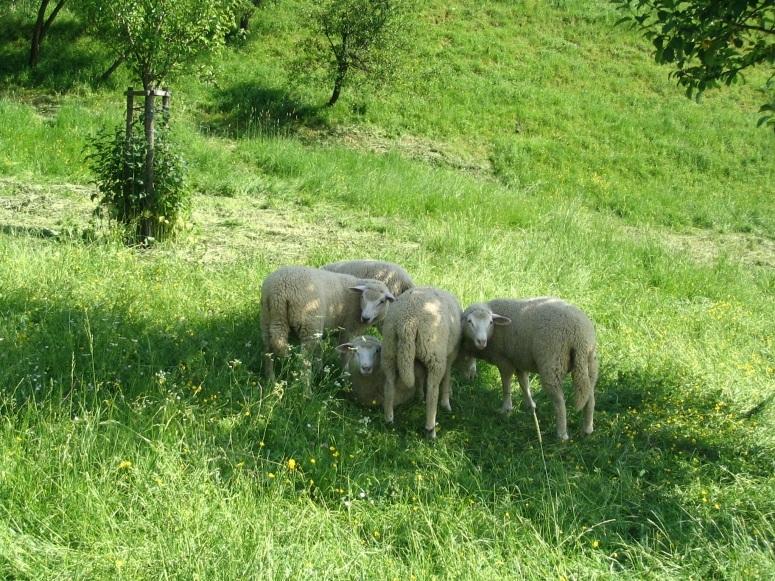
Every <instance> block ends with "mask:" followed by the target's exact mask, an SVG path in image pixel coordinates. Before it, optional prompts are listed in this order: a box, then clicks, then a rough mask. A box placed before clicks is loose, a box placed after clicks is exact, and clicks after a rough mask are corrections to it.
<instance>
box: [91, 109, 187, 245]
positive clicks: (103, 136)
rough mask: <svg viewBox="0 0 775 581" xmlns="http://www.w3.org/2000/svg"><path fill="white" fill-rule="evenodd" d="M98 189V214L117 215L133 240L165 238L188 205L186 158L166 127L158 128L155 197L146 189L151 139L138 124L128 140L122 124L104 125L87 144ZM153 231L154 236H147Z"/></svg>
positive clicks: (129, 237)
mask: <svg viewBox="0 0 775 581" xmlns="http://www.w3.org/2000/svg"><path fill="white" fill-rule="evenodd" d="M87 149H88V150H89V153H88V155H87V160H88V162H89V165H90V167H91V170H92V171H93V172H94V174H95V176H96V179H95V183H96V184H97V190H98V191H97V193H95V194H93V195H92V200H95V201H97V208H96V209H95V215H97V216H98V217H101V218H108V219H109V220H115V221H116V222H117V223H118V224H119V225H121V226H123V227H124V228H125V229H126V232H125V237H126V239H127V241H128V242H133V243H134V242H145V243H147V242H152V241H154V240H159V241H160V240H164V239H166V238H168V237H170V236H171V235H173V234H174V233H175V231H176V230H177V229H178V227H179V226H180V225H181V223H182V221H183V217H184V216H185V213H186V211H187V210H188V202H189V190H188V188H187V187H186V180H185V162H184V161H183V158H182V157H181V156H180V155H179V154H178V153H176V151H175V149H176V144H175V142H174V140H173V139H172V138H171V135H170V131H169V128H168V127H167V126H164V127H160V128H159V129H158V130H157V132H156V140H155V147H154V152H155V153H154V196H153V199H149V197H148V195H147V194H146V192H145V187H144V185H145V184H144V179H145V155H146V141H145V136H144V134H143V132H142V127H138V126H137V124H135V125H133V127H132V132H131V135H130V136H129V139H127V138H126V132H125V129H124V128H123V127H121V126H119V127H116V128H115V129H113V130H110V129H105V130H103V131H101V132H100V133H98V134H97V136H96V137H94V139H93V140H92V141H91V143H90V144H89V145H88V146H87ZM149 233H150V236H149V235H148V234H149Z"/></svg>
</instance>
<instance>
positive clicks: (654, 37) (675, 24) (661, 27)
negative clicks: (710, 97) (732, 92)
mask: <svg viewBox="0 0 775 581" xmlns="http://www.w3.org/2000/svg"><path fill="white" fill-rule="evenodd" d="M613 2H614V3H615V4H619V5H620V8H621V9H622V10H624V11H626V12H628V15H627V16H625V17H624V18H623V19H622V20H623V21H625V22H633V23H635V24H637V26H638V27H639V28H641V29H642V30H643V31H644V34H645V36H646V38H648V39H649V40H651V42H652V44H653V45H654V49H655V52H654V58H655V59H656V61H657V62H658V63H669V64H672V65H674V66H675V68H676V70H675V71H674V72H673V73H672V76H673V77H675V78H676V79H677V80H678V83H679V84H680V85H682V86H684V87H686V94H687V95H688V96H689V97H691V96H692V95H697V96H699V95H700V94H702V93H703V91H705V90H706V89H710V88H713V87H718V86H719V85H721V84H725V85H731V84H733V83H736V82H737V81H738V80H739V79H740V78H741V75H742V73H743V72H744V71H745V70H747V69H749V68H751V67H755V66H763V67H765V68H767V67H768V70H769V75H770V84H771V83H772V81H773V80H774V79H775V2H773V1H772V0H738V1H735V2H725V1H719V0H691V1H689V2H676V1H675V0H613ZM761 111H762V112H763V113H765V116H764V117H762V118H761V119H760V121H759V124H763V123H768V124H769V125H772V127H773V130H775V117H773V111H775V100H773V101H771V102H769V103H767V104H765V105H764V106H763V107H762V109H761Z"/></svg>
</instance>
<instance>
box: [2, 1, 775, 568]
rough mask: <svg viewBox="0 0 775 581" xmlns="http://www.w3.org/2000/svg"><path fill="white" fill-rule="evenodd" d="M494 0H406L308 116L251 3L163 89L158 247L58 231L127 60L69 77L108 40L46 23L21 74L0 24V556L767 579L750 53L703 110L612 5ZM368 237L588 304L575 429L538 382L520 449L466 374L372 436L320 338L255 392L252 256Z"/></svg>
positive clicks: (17, 19)
mask: <svg viewBox="0 0 775 581" xmlns="http://www.w3.org/2000/svg"><path fill="white" fill-rule="evenodd" d="M486 4H487V5H486V6H485V7H482V6H481V3H477V2H469V1H463V0H460V1H455V2H436V1H435V0H432V1H429V2H424V3H423V6H422V8H421V11H420V14H419V16H418V18H417V28H416V30H415V31H413V34H414V38H415V40H414V41H413V43H412V46H411V49H410V51H409V52H408V54H407V55H405V56H406V64H405V74H404V76H403V78H402V80H401V82H400V83H399V84H397V85H396V86H393V87H386V88H383V90H382V91H380V92H377V91H375V90H374V89H370V88H365V89H364V90H362V91H353V90H348V91H347V92H345V93H344V95H343V98H342V101H341V102H340V103H339V104H338V105H337V106H336V107H335V108H333V109H325V108H321V107H320V105H321V104H323V103H324V102H325V100H326V98H327V96H328V95H327V92H328V88H327V87H312V86H305V85H300V84H299V83H298V82H295V80H294V79H291V78H289V75H288V73H287V71H288V70H289V69H288V65H289V63H290V61H291V60H292V57H293V55H292V46H293V43H294V42H295V41H296V39H297V38H298V37H299V35H300V33H301V31H300V27H299V21H298V15H299V13H300V12H299V10H300V7H301V6H302V2H300V1H296V0H281V1H278V2H275V3H272V4H270V6H268V7H267V8H266V9H265V10H262V11H261V12H259V13H258V14H257V16H256V18H255V21H254V23H255V26H254V28H253V30H252V31H251V33H250V35H249V37H248V38H247V39H246V40H245V41H244V42H241V43H239V44H238V45H235V46H231V47H229V48H228V49H227V50H226V51H225V52H224V53H223V54H221V55H219V56H218V57H217V58H214V59H211V60H208V61H206V62H202V63H200V65H198V66H197V69H196V70H195V71H192V72H191V74H190V75H189V76H187V77H185V78H181V79H177V80H175V81H174V82H173V83H171V86H172V89H173V92H174V97H173V113H174V116H175V123H176V126H177V129H176V131H177V133H178V137H179V139H180V142H181V144H182V147H183V149H184V152H185V155H186V157H187V158H188V160H189V170H190V178H191V183H192V186H193V188H194V190H195V194H194V198H193V212H192V216H191V220H190V221H191V225H190V228H189V230H188V231H187V232H186V233H185V234H184V235H183V236H182V237H181V239H180V240H178V241H177V242H175V243H170V244H167V245H161V246H159V247H157V248H154V249H153V250H150V251H137V250H135V249H130V248H126V247H123V246H121V245H120V244H118V243H115V242H113V241H112V240H111V239H110V237H109V236H106V237H98V239H97V241H91V242H90V241H86V239H85V238H84V237H83V236H82V235H81V234H82V232H83V231H84V229H86V228H87V227H88V222H89V218H90V212H91V209H92V202H90V200H89V194H90V193H91V191H92V186H91V185H90V179H91V176H90V175H89V173H88V169H87V167H86V165H85V163H84V159H83V148H84V146H85V144H86V143H87V141H88V139H89V136H90V135H93V134H94V133H95V132H96V131H97V130H98V129H99V128H100V127H102V126H103V125H105V124H114V123H119V122H120V119H121V116H122V111H121V108H122V98H121V91H122V90H123V88H124V87H125V86H126V85H128V84H130V83H131V82H132V80H131V79H129V78H128V77H127V74H126V72H125V71H119V72H118V74H117V75H116V76H115V77H114V78H113V79H112V80H111V81H110V83H109V85H108V86H106V87H101V88H97V87H93V86H92V85H91V84H90V79H91V78H92V77H93V76H94V75H96V74H98V73H99V72H100V71H102V70H104V68H106V67H107V66H108V65H109V64H110V55H108V54H106V52H105V50H104V48H103V47H101V46H99V44H97V43H96V42H95V41H94V40H92V39H90V38H89V37H88V35H84V34H83V31H82V29H81V25H80V24H79V23H78V22H77V21H76V20H75V19H74V18H73V17H72V16H71V15H68V14H64V16H63V18H62V19H61V21H60V22H59V24H58V26H57V27H55V28H54V29H53V30H52V32H51V36H50V38H49V39H47V41H46V44H45V45H44V53H43V62H42V63H41V69H40V71H39V72H37V73H35V74H30V73H29V72H27V71H26V70H25V69H24V67H23V62H24V57H25V50H26V35H27V31H28V30H29V22H28V20H25V19H24V18H23V15H22V14H20V13H19V12H11V13H9V14H6V15H3V16H0V86H1V87H2V89H0V410H2V411H1V412H0V572H2V575H3V576H5V577H9V578H60V577H61V578H65V577H66V578H70V577H77V578H82V577H85V578H116V577H118V578H127V579H134V578H149V579H152V578H159V577H163V576H169V577H179V578H194V577H199V578H208V579H210V578H223V579H229V578H235V577H238V576H240V577H248V578H326V579H329V578H354V577H356V578H370V579H371V578H379V579H394V578H396V579H412V578H415V579H428V578H434V577H435V578H481V579H495V578H536V579H544V578H566V579H571V578H577V579H581V578H599V577H613V576H617V577H618V576H622V575H623V576H625V577H627V578H644V577H645V578H660V579H661V578H709V577H711V578H712V577H716V578H739V579H755V578H761V579H768V578H771V577H772V576H773V574H775V558H773V546H772V542H773V538H775V526H774V525H773V520H772V515H773V513H774V511H775V501H774V500H773V499H775V479H774V477H773V474H774V473H775V472H774V470H773V469H774V468H775V437H774V436H773V433H775V432H774V431H773V420H774V419H775V413H774V412H773V404H772V403H771V402H772V399H771V398H772V396H773V394H775V387H774V386H775V367H774V366H773V361H774V360H775V353H774V352H773V351H774V346H773V335H774V331H775V325H774V324H773V316H772V313H773V312H775V270H773V268H775V209H774V208H775V205H773V203H772V193H773V183H775V163H773V157H772V151H773V143H775V142H774V141H773V137H772V133H771V132H769V131H767V130H762V129H759V130H757V129H756V128H755V122H756V119H757V114H756V110H757V108H758V104H759V102H760V101H761V100H762V99H761V93H760V87H761V84H762V82H761V79H759V78H757V77H756V75H752V76H751V77H750V78H749V81H750V82H749V84H748V85H746V86H741V87H734V88H732V89H730V90H727V91H724V92H722V93H716V94H711V95H708V96H707V98H706V99H705V100H704V101H703V102H702V103H699V104H698V103H695V102H692V101H689V100H686V99H685V98H684V97H683V96H682V95H681V92H680V91H679V90H678V89H676V88H675V87H674V86H673V84H672V83H671V82H670V81H669V80H668V79H667V78H666V77H667V70H666V69H663V68H660V67H657V66H655V65H654V64H652V62H651V61H650V58H649V56H648V47H647V46H646V45H645V44H644V43H643V42H642V41H641V40H640V39H638V38H637V36H636V35H635V34H634V33H632V32H630V31H628V30H625V29H621V28H616V27H614V22H615V21H616V19H617V15H616V14H615V13H614V12H613V11H612V9H611V8H610V7H609V6H607V5H606V4H605V3H601V2H593V1H585V0H578V1H554V2H549V3H546V2H532V1H525V2H519V3H515V2H490V3H486ZM96 227H97V229H98V230H100V228H101V227H100V225H97V226H96ZM52 230H55V231H57V232H58V233H59V235H58V236H50V234H52ZM364 256H373V257H382V258H385V259H388V260H394V261H396V262H400V263H401V264H403V265H404V266H405V267H406V268H407V270H409V271H410V272H411V273H412V274H413V276H414V277H415V279H416V280H417V281H419V282H421V283H423V284H433V285H437V286H440V287H443V288H446V289H449V290H450V291H452V292H454V293H455V294H456V295H457V296H458V297H459V298H460V300H461V302H462V303H463V304H469V303H471V302H474V301H478V300H481V299H486V298H492V297H495V296H530V295H543V294H553V295H558V296H562V297H564V298H566V299H568V300H569V301H571V302H573V303H575V304H577V305H579V306H580V307H582V308H584V309H585V310H586V311H587V312H588V313H589V314H590V316H591V317H592V318H593V320H594V321H595V323H596V327H597V332H598V341H599V347H600V352H601V378H600V381H599V383H598V392H599V394H598V398H597V399H598V413H597V415H596V431H595V433H594V434H593V435H592V436H591V437H590V438H587V439H581V438H578V437H575V438H573V440H572V441H571V442H570V443H568V444H562V445H561V444H558V443H556V442H554V441H553V439H552V434H553V421H554V419H553V410H552V405H551V401H550V399H549V398H547V397H546V394H544V393H543V392H542V390H541V389H540V382H538V381H535V391H536V402H537V405H538V419H539V422H540V429H541V431H542V433H543V444H541V443H540V442H539V440H538V437H537V434H536V431H535V427H534V424H533V419H532V418H531V417H530V416H529V415H527V414H526V413H525V412H524V411H522V410H515V412H514V413H513V414H512V415H511V416H509V417H501V416H499V415H498V414H497V409H498V406H499V392H500V387H499V381H498V378H497V372H496V371H495V370H494V369H492V368H489V367H487V366H486V365H482V366H481V372H480V375H479V377H478V378H477V379H476V380H475V381H474V382H466V381H463V380H462V379H459V378H456V379H455V381H454V385H453V402H452V403H453V409H454V411H453V412H452V413H451V414H444V413H442V414H441V415H440V420H439V421H440V436H439V439H438V441H437V442H436V443H435V444H433V445H431V444H428V443H427V442H425V441H424V440H423V439H422V437H421V434H420V430H419V429H420V428H421V426H422V421H423V419H422V410H421V409H420V408H421V406H419V405H415V406H411V407H407V408H405V409H404V408H399V410H398V411H397V415H396V423H397V426H396V428H395V429H394V430H387V429H385V428H384V427H383V424H382V419H381V414H380V413H379V411H378V410H364V409H361V408H358V407H357V406H356V405H355V404H353V403H351V402H350V401H349V400H348V399H347V397H346V381H345V380H343V379H342V378H341V377H340V375H339V373H338V371H337V369H336V364H335V361H336V358H335V357H334V355H333V354H332V352H331V351H330V350H329V351H328V352H327V355H326V360H325V362H324V365H322V366H321V369H320V370H319V372H318V374H317V376H316V389H315V393H314V396H313V397H312V398H311V399H305V398H303V397H302V386H301V385H300V384H299V382H298V381H297V378H298V370H299V369H300V367H299V363H298V361H297V360H296V358H293V359H292V360H291V361H290V362H288V363H287V364H286V365H285V367H284V371H283V374H282V381H280V382H279V383H278V384H276V385H265V384H264V382H263V381H262V378H261V373H260V359H261V358H260V339H259V336H258V332H257V321H258V317H259V314H260V313H259V312H258V304H259V301H258V299H259V296H258V289H259V286H260V282H261V280H262V279H263V277H264V276H265V275H266V274H267V273H268V272H269V271H271V270H273V269H274V268H276V267H278V266H279V265H282V264H286V263H305V264H322V263H324V262H327V261H331V260H338V259H344V258H356V257H364ZM579 420H580V418H579V415H578V414H577V413H573V412H572V413H569V428H570V430H571V432H572V433H577V432H578V426H579ZM291 460H293V462H291Z"/></svg>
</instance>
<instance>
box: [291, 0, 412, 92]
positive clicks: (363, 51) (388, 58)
mask: <svg viewBox="0 0 775 581" xmlns="http://www.w3.org/2000/svg"><path fill="white" fill-rule="evenodd" d="M407 8H408V4H407V1H406V0H323V1H321V2H318V3H317V5H316V6H314V7H313V8H312V9H311V11H310V13H309V15H308V17H309V20H310V22H311V25H312V29H313V33H314V34H313V36H312V37H311V38H308V39H304V40H303V41H302V42H301V44H300V46H299V48H300V51H299V53H300V60H299V62H298V63H297V67H298V68H299V70H306V71H307V72H317V73H322V75H323V76H324V77H325V78H326V79H327V80H328V81H329V82H331V83H333V90H332V93H331V98H330V99H329V100H328V106H332V105H334V104H335V103H336V102H337V100H338V99H339V96H340V94H341V92H342V89H343V88H344V87H345V85H346V84H347V83H348V82H349V81H350V78H351V77H352V76H353V74H355V75H357V76H359V77H360V78H361V79H363V80H366V81H371V82H377V81H379V82H384V81H385V80H386V79H387V78H389V77H390V76H391V75H392V74H393V73H394V72H395V69H396V65H397V64H398V61H399V58H400V54H401V51H402V49H403V48H404V46H405V44H406V40H407V39H406V36H407V33H408V27H409V20H408V18H406V16H407Z"/></svg>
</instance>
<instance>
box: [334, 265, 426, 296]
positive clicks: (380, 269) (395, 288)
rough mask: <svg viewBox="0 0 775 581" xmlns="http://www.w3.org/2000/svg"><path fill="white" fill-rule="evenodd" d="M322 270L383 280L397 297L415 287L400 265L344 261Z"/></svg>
mask: <svg viewBox="0 0 775 581" xmlns="http://www.w3.org/2000/svg"><path fill="white" fill-rule="evenodd" d="M320 268H322V269H324V270H328V271H330V272H340V273H342V274H350V275H352V276H355V277H358V278H373V279H375V280H381V281H382V282H384V283H385V285H387V287H388V289H390V292H391V293H393V294H394V295H395V296H398V295H400V294H401V293H402V292H404V291H407V290H409V289H410V288H412V287H414V282H413V281H412V277H411V276H409V273H408V272H406V271H405V270H404V269H403V268H402V267H401V266H399V265H398V264H394V263H392V262H384V261H381V260H343V261H342V262H333V263H331V264H326V265H324V266H321V267H320Z"/></svg>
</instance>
